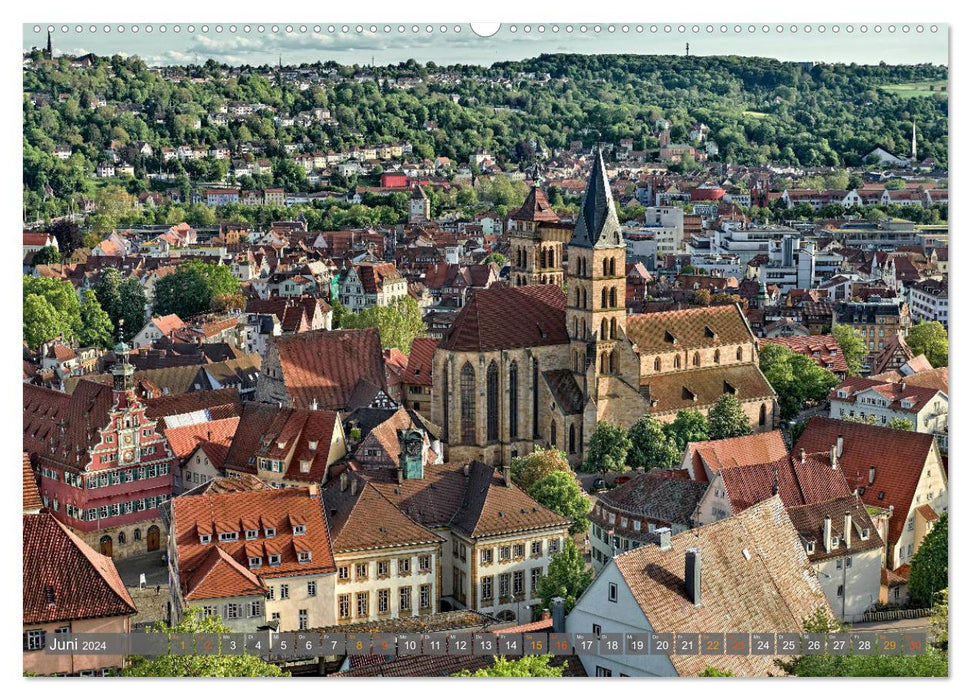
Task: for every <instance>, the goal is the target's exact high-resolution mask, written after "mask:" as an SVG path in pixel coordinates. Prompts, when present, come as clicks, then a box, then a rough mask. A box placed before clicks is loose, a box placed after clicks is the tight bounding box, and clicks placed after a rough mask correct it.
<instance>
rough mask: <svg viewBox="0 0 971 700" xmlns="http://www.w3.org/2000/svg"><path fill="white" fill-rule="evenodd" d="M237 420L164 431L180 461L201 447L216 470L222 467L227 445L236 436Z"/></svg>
mask: <svg viewBox="0 0 971 700" xmlns="http://www.w3.org/2000/svg"><path fill="white" fill-rule="evenodd" d="M238 425H239V418H238V417H233V418H223V419H222V420H213V421H208V422H205V423H196V424H195V425H186V426H181V427H178V428H169V429H167V430H165V438H166V439H167V440H168V441H169V446H170V447H171V448H172V451H173V452H174V453H175V456H176V457H178V458H179V459H180V460H183V459H187V458H188V457H189V456H191V455H192V453H193V452H195V450H196V448H197V447H200V446H202V448H203V449H204V450H205V451H206V454H207V455H208V456H209V459H210V461H212V463H213V465H214V466H215V467H216V468H217V469H218V468H220V467H222V465H223V462H224V461H225V460H226V455H227V454H228V452H229V445H230V444H231V443H232V441H233V435H235V434H236V428H237V426H238Z"/></svg>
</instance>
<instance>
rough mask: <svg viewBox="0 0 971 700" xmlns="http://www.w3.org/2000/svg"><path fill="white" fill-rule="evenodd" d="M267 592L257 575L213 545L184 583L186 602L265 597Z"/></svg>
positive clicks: (260, 554) (260, 553)
mask: <svg viewBox="0 0 971 700" xmlns="http://www.w3.org/2000/svg"><path fill="white" fill-rule="evenodd" d="M259 556H262V551H260V552H259ZM268 591H269V589H268V588H267V587H266V585H264V584H263V582H262V581H260V579H259V577H258V576H256V575H255V574H254V573H253V572H252V571H250V570H249V569H247V568H246V567H244V566H243V565H242V564H240V563H239V562H238V561H236V560H235V559H233V558H232V557H231V556H229V555H228V554H227V553H226V552H225V551H223V550H222V549H220V548H219V547H217V546H216V545H211V546H210V547H209V548H208V550H207V553H206V557H205V559H203V560H202V563H201V565H200V566H199V568H198V569H196V570H195V571H193V572H192V574H191V575H190V576H188V577H187V578H186V580H185V599H186V600H205V599H208V598H228V597H231V596H246V595H266V593H267V592H268Z"/></svg>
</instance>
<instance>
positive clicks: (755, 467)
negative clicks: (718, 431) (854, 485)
mask: <svg viewBox="0 0 971 700" xmlns="http://www.w3.org/2000/svg"><path fill="white" fill-rule="evenodd" d="M719 475H720V476H721V478H722V480H723V482H724V484H725V491H726V492H727V494H728V498H729V500H730V502H731V504H732V512H733V513H740V512H741V511H743V510H745V509H746V508H749V507H750V506H753V505H755V504H756V503H760V502H762V501H765V500H767V499H769V498H771V497H772V496H773V495H774V494H775V493H778V495H779V497H780V498H781V499H782V502H783V503H784V504H785V505H786V506H787V507H791V506H799V505H805V504H807V503H818V502H820V501H829V500H832V499H834V498H842V497H844V496H849V495H850V489H849V487H848V486H847V485H846V479H845V478H844V477H843V472H841V471H840V470H839V469H838V468H836V469H834V468H833V467H832V466H831V465H830V464H829V456H828V455H827V454H807V455H806V459H805V462H802V461H801V460H800V459H790V458H789V456H788V455H786V456H785V457H783V458H781V459H778V460H776V461H774V462H769V463H766V464H750V465H747V466H744V467H727V468H725V469H722V470H721V471H720V472H719Z"/></svg>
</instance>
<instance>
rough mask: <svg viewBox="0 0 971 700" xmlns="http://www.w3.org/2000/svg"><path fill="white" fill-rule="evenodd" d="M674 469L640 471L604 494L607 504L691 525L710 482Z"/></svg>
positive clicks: (663, 519) (669, 521)
mask: <svg viewBox="0 0 971 700" xmlns="http://www.w3.org/2000/svg"><path fill="white" fill-rule="evenodd" d="M679 477H680V475H675V474H672V472H670V471H660V472H647V473H646V474H637V475H636V476H634V477H632V478H631V480H630V481H628V482H627V483H625V484H621V485H620V486H618V487H617V488H615V489H613V490H611V491H608V492H606V493H604V494H602V495H601V496H600V499H601V500H602V501H604V504H605V505H608V506H614V507H617V508H621V509H623V510H626V511H628V512H630V513H636V514H639V515H643V516H646V517H648V518H652V519H653V520H660V521H663V522H668V523H676V524H681V525H689V524H690V523H691V517H692V515H693V514H694V511H695V507H696V506H697V505H698V502H699V501H700V500H701V497H702V496H703V495H704V493H705V490H706V489H707V488H708V484H707V483H705V482H701V481H691V480H688V479H684V478H679Z"/></svg>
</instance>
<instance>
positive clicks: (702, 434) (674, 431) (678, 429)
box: [664, 408, 711, 458]
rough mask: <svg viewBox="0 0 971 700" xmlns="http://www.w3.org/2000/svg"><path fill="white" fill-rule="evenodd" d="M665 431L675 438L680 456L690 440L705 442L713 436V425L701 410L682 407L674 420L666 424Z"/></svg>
mask: <svg viewBox="0 0 971 700" xmlns="http://www.w3.org/2000/svg"><path fill="white" fill-rule="evenodd" d="M664 432H665V433H667V434H668V435H669V436H670V437H671V438H672V439H673V440H674V444H675V446H676V447H677V448H678V457H679V458H680V457H681V456H682V455H683V454H684V451H685V449H686V448H687V447H688V443H689V442H704V441H705V440H708V439H709V438H710V437H711V426H709V425H708V419H707V418H705V415H704V414H703V413H701V412H700V411H695V410H694V409H690V408H682V409H681V410H679V411H678V413H677V415H675V417H674V421H672V422H671V423H668V424H667V425H665V426H664Z"/></svg>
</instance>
